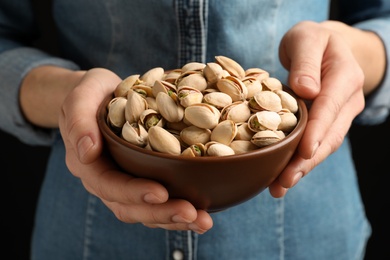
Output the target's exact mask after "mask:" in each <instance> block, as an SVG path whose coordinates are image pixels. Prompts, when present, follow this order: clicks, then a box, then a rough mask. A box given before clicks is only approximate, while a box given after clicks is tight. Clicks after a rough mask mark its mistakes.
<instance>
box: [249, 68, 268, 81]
mask: <svg viewBox="0 0 390 260" xmlns="http://www.w3.org/2000/svg"><path fill="white" fill-rule="evenodd" d="M245 77H254V78H256V79H257V80H258V81H260V82H262V81H263V80H264V79H266V78H269V72H268V71H266V70H263V69H260V68H249V69H247V70H246V71H245Z"/></svg>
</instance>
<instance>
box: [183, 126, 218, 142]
mask: <svg viewBox="0 0 390 260" xmlns="http://www.w3.org/2000/svg"><path fill="white" fill-rule="evenodd" d="M210 136H211V130H210V129H205V128H200V127H197V126H194V125H193V126H188V127H186V128H184V129H183V130H181V132H180V138H181V140H182V141H183V142H184V143H186V144H187V145H193V144H196V143H202V144H205V143H207V142H208V141H210Z"/></svg>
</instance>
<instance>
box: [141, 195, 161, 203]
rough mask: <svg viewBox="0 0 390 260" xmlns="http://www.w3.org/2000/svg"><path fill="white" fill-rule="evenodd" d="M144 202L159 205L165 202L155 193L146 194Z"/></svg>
mask: <svg viewBox="0 0 390 260" xmlns="http://www.w3.org/2000/svg"><path fill="white" fill-rule="evenodd" d="M144 201H145V202H146V203H150V204H159V203H162V202H163V201H162V200H161V199H160V198H159V197H157V196H156V195H155V194H153V193H147V194H145V196H144Z"/></svg>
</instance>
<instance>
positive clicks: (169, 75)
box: [163, 69, 182, 84]
mask: <svg viewBox="0 0 390 260" xmlns="http://www.w3.org/2000/svg"><path fill="white" fill-rule="evenodd" d="M181 73H182V71H181V69H174V70H170V71H168V72H166V73H165V74H164V77H163V80H164V81H166V82H169V83H171V84H174V83H175V82H176V80H177V79H178V78H179V77H180V75H181Z"/></svg>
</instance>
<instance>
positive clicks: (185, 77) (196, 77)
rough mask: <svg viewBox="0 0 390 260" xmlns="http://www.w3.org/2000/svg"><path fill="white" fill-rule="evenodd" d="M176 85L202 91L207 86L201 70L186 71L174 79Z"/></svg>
mask: <svg viewBox="0 0 390 260" xmlns="http://www.w3.org/2000/svg"><path fill="white" fill-rule="evenodd" d="M176 86H177V87H178V88H179V87H181V86H189V87H193V88H196V89H198V90H200V91H203V90H205V89H206V88H207V81H206V79H205V77H203V75H202V72H195V71H188V72H185V73H183V74H182V75H181V76H180V77H179V78H178V79H177V81H176Z"/></svg>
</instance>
